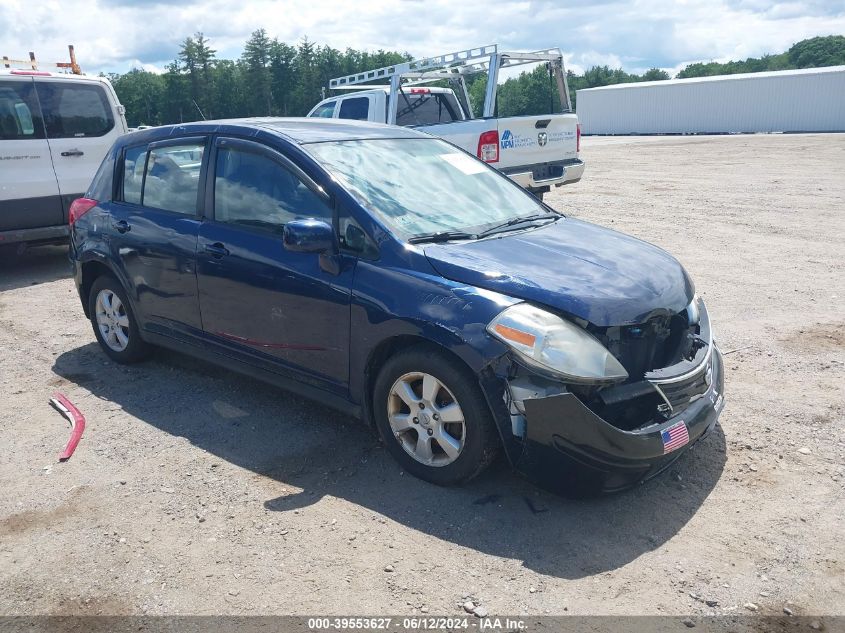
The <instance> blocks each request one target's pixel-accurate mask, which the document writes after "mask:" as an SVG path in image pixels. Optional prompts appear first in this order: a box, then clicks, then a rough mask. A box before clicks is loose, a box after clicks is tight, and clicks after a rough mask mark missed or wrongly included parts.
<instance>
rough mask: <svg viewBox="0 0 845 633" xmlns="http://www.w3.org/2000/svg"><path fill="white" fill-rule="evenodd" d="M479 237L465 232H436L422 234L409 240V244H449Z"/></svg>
mask: <svg viewBox="0 0 845 633" xmlns="http://www.w3.org/2000/svg"><path fill="white" fill-rule="evenodd" d="M477 237H478V236H477V235H476V234H475V233H467V232H465V231H434V232H433V233H420V234H419V235H414V236H413V237H410V238H408V243H409V244H422V243H424V242H429V243H433V242H449V241H451V240H474V239H476V238H477Z"/></svg>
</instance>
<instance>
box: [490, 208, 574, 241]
mask: <svg viewBox="0 0 845 633" xmlns="http://www.w3.org/2000/svg"><path fill="white" fill-rule="evenodd" d="M562 217H563V216H562V215H560V214H558V213H535V214H533V215H524V216H522V217H519V218H511V219H510V220H508V221H507V222H502V223H501V224H496V225H495V226H491V227H490V228H489V229H484V230H483V231H481V232H480V233H479V234H478V237H487V236H488V235H493V234H495V233H502V232H504V231H509V230H510V229H512V228H514V227H518V226H519V225H521V224H527V223H529V222H530V223H535V222H538V221H540V220H559V219H560V218H562Z"/></svg>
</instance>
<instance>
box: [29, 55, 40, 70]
mask: <svg viewBox="0 0 845 633" xmlns="http://www.w3.org/2000/svg"><path fill="white" fill-rule="evenodd" d="M29 65H30V66H32V70H38V64H37V63H36V62H35V53H33V52H32V51H29Z"/></svg>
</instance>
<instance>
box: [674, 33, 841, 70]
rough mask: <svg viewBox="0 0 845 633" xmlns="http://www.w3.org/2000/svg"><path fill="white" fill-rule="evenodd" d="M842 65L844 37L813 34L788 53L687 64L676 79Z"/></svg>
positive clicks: (795, 45) (794, 45)
mask: <svg viewBox="0 0 845 633" xmlns="http://www.w3.org/2000/svg"><path fill="white" fill-rule="evenodd" d="M840 64H845V36H842V35H828V36H826V37H812V38H810V39H808V40H802V41H800V42H798V43H797V44H793V45H792V48H790V49H789V50H788V51H787V52H785V53H781V54H779V55H763V56H762V57H749V58H748V59H746V60H744V61H738V62H734V61H731V62H726V63H724V64H721V63H719V62H708V63H700V62H699V63H695V64H689V65H688V66H686V67H685V68H684V69H683V70H681V72H679V73H678V75H677V77H678V79H686V78H688V77H708V76H710V75H735V74H737V73H759V72H764V71H767V70H791V69H794V68H819V67H822V66H838V65H840Z"/></svg>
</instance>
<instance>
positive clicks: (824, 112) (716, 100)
mask: <svg viewBox="0 0 845 633" xmlns="http://www.w3.org/2000/svg"><path fill="white" fill-rule="evenodd" d="M576 103H577V110H578V119H579V120H580V122H581V131H582V133H583V134H708V133H712V134H717V133H739V132H845V66H830V67H827V68H806V69H802V70H783V71H776V72H764V73H745V74H740V75H718V76H715V77H695V78H692V79H670V80H667V81H647V82H643V83H630V84H616V85H613V86H604V87H601V88H587V89H584V90H579V91H578V98H577V102H576Z"/></svg>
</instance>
